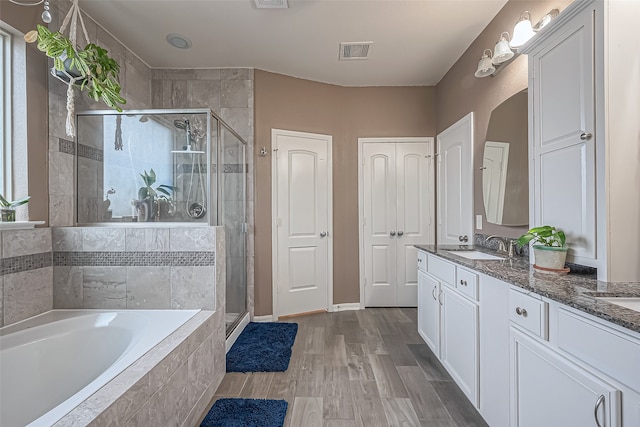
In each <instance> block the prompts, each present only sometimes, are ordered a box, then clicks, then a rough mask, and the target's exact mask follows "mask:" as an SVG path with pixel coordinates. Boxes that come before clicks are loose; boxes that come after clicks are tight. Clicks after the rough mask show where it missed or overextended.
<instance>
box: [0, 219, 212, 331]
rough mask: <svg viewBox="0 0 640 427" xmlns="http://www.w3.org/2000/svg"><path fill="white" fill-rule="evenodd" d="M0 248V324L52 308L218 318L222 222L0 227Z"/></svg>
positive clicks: (6, 323) (16, 320) (9, 322)
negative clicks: (202, 313) (200, 312)
mask: <svg viewBox="0 0 640 427" xmlns="http://www.w3.org/2000/svg"><path fill="white" fill-rule="evenodd" d="M0 248H1V250H0V255H1V258H0V327H1V326H7V325H10V324H12V323H15V322H18V321H20V320H24V319H27V318H29V317H32V316H35V315H38V314H40V313H43V312H45V311H48V310H51V309H52V308H75V309H78V308H96V309H204V310H216V312H217V313H219V315H220V316H221V317H222V318H224V295H225V287H224V286H219V287H217V288H216V283H224V271H225V268H224V264H225V259H224V258H223V257H221V256H220V257H219V258H218V259H216V253H217V254H218V255H221V254H224V229H223V228H222V227H191V228H186V227H182V228H124V227H119V228H115V227H114V228H107V227H61V228H39V229H33V230H16V231H2V232H0ZM221 274H222V276H221ZM216 275H217V276H216Z"/></svg>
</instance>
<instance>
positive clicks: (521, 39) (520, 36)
mask: <svg viewBox="0 0 640 427" xmlns="http://www.w3.org/2000/svg"><path fill="white" fill-rule="evenodd" d="M559 13H560V12H559V11H558V9H552V10H550V11H549V13H547V14H546V15H544V16H543V17H542V19H540V21H538V23H537V24H536V25H535V26H534V25H532V24H531V13H530V12H529V11H528V10H525V11H524V12H522V13H521V14H520V18H519V19H518V22H517V23H516V26H515V27H514V29H513V38H512V39H511V48H512V49H517V48H519V47H520V46H522V45H523V44H525V43H526V42H528V41H529V39H531V37H533V36H534V34H535V33H536V32H538V31H540V30H541V29H542V28H544V26H545V25H547V24H548V23H549V22H551V20H552V19H553V18H555V17H556V16H558V14H559Z"/></svg>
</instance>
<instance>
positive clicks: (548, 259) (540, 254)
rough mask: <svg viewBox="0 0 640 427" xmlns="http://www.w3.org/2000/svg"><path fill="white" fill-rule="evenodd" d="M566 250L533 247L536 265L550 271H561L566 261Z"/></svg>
mask: <svg viewBox="0 0 640 427" xmlns="http://www.w3.org/2000/svg"><path fill="white" fill-rule="evenodd" d="M567 250H568V248H557V247H551V246H542V245H533V253H534V256H535V261H536V265H537V266H538V267H542V268H548V269H551V270H562V269H563V268H564V263H565V261H566V259H567Z"/></svg>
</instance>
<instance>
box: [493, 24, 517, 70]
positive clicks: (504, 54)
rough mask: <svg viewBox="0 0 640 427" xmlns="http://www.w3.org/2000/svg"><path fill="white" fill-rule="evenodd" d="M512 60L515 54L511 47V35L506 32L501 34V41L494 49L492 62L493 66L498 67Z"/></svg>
mask: <svg viewBox="0 0 640 427" xmlns="http://www.w3.org/2000/svg"><path fill="white" fill-rule="evenodd" d="M505 35H506V37H505ZM511 58H513V52H512V51H511V47H510V46H509V33H507V32H506V31H505V32H504V33H502V34H500V40H498V43H496V47H494V48H493V58H491V62H492V63H493V65H498V64H502V63H503V62H507V61H508V60H510V59H511Z"/></svg>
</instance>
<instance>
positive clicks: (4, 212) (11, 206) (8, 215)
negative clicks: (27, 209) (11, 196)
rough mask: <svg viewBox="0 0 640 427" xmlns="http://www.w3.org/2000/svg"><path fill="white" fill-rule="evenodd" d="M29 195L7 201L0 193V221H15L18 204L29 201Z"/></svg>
mask: <svg viewBox="0 0 640 427" xmlns="http://www.w3.org/2000/svg"><path fill="white" fill-rule="evenodd" d="M30 198H31V196H27V197H23V198H22V199H19V200H14V201H9V200H7V199H5V198H4V196H3V195H2V194H0V222H15V220H16V211H15V208H17V207H18V206H21V205H24V204H26V203H29V199H30Z"/></svg>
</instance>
